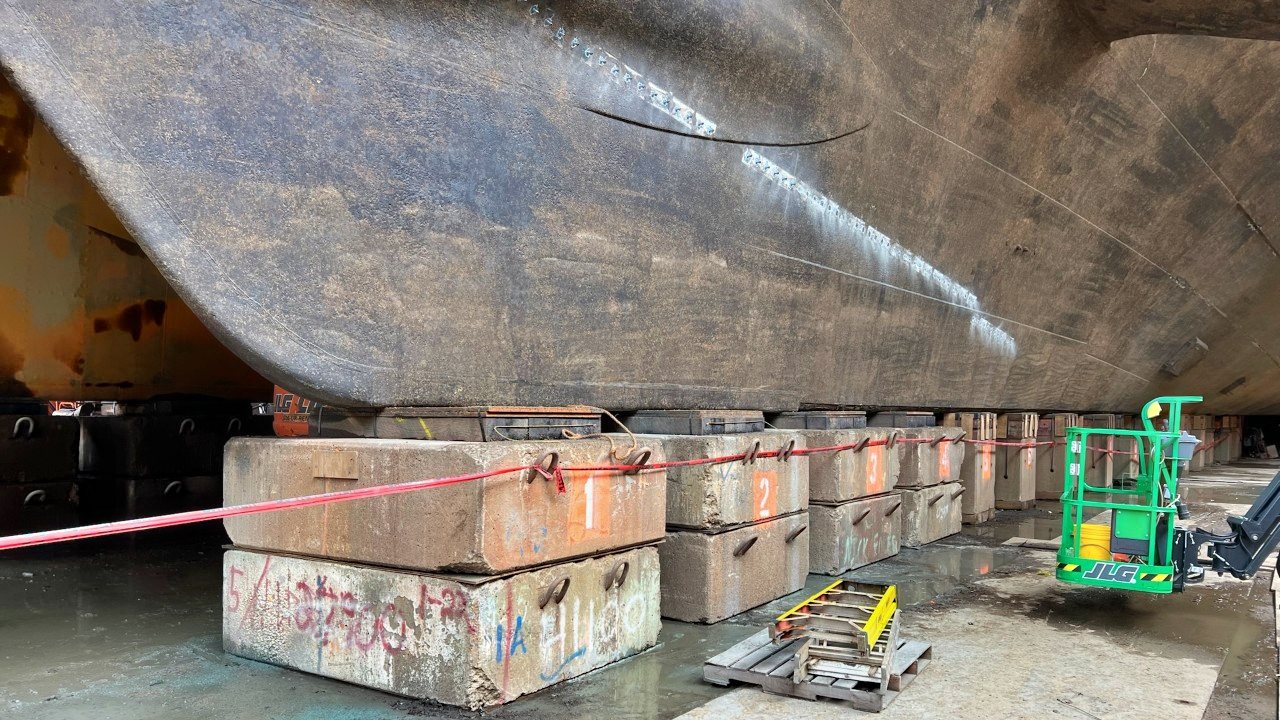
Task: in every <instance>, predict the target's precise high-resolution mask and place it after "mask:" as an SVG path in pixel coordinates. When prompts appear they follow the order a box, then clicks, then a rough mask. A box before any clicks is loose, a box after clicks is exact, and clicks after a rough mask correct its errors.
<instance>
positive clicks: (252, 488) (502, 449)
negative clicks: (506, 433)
mask: <svg viewBox="0 0 1280 720" xmlns="http://www.w3.org/2000/svg"><path fill="white" fill-rule="evenodd" d="M609 448H610V444H609V441H608V440H605V439H591V440H563V441H556V442H533V441H530V442H477V443H465V442H434V441H428V440H380V439H358V438H357V439H331V440H330V439H325V440H321V439H301V438H243V439H238V440H233V441H232V442H230V443H228V445H227V455H226V472H225V482H224V488H223V494H224V500H225V502H226V504H228V505H232V504H238V503H246V502H254V501H258V500H266V499H270V498H284V497H296V496H300V495H309V494H313V493H318V492H324V491H329V490H341V489H349V488H358V487H371V486H376V485H387V484H393V483H402V482H407V481H410V480H422V479H426V478H432V477H444V476H453V475H463V474H469V473H476V472H481V471H486V470H492V469H497V468H503V467H518V466H521V465H529V464H533V463H535V462H537V461H538V459H539V458H540V457H542V455H543V454H544V453H546V452H548V451H552V450H554V451H556V452H558V453H559V454H560V462H561V463H562V465H564V466H566V467H572V466H575V465H576V466H579V467H590V466H593V465H600V464H605V463H609V462H612V461H611V459H610V457H609ZM652 450H653V455H652V458H651V459H652V460H653V461H655V462H657V461H660V460H662V459H663V455H662V449H661V448H652ZM564 478H565V485H566V490H567V491H566V492H565V493H563V494H562V493H559V492H557V489H556V486H555V483H553V482H549V481H547V480H544V479H543V478H542V477H541V476H538V475H537V474H535V473H532V472H524V473H516V474H509V475H502V476H497V477H492V478H488V479H485V480H476V481H472V482H466V483H460V484H457V485H449V486H445V487H436V488H430V489H427V490H420V491H416V492H411V493H404V494H399V495H391V496H387V497H380V498H371V499H368V500H360V501H357V502H346V503H335V504H329V505H323V506H317V507H314V508H304V509H298V510H290V511H288V512H281V513H266V514H262V515H250V516H244V517H238V518H230V519H228V520H227V521H226V527H227V532H228V533H229V534H230V535H231V539H232V540H233V541H234V542H235V543H236V544H237V545H244V546H248V547H255V548H261V549H264V550H271V551H279V552H288V553H297V554H300V555H314V556H321V557H331V558H335V559H340V560H346V561H351V562H367V563H371V564H377V565H389V566H394V567H403V568H411V569H417V570H447V571H450V572H472V573H480V574H492V573H501V572H506V571H509V570H513V569H517V568H523V567H531V566H534V565H544V564H547V563H552V562H560V561H563V560H566V559H568V558H573V557H581V556H585V555H594V554H598V553H601V552H606V551H609V550H613V549H616V548H619V547H626V546H629V545H639V544H643V543H648V542H654V541H657V540H660V539H661V538H662V536H663V532H664V530H665V523H664V517H663V514H664V512H663V508H664V506H665V503H666V500H665V498H666V485H667V480H666V474H665V473H663V472H646V473H637V474H635V475H618V474H612V473H591V472H580V471H566V472H565V473H564Z"/></svg>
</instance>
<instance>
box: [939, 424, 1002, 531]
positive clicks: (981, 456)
mask: <svg viewBox="0 0 1280 720" xmlns="http://www.w3.org/2000/svg"><path fill="white" fill-rule="evenodd" d="M942 424H943V425H946V426H948V427H958V428H960V429H961V430H963V431H964V432H965V440H967V441H970V442H969V443H968V449H967V450H966V451H965V458H964V463H963V464H962V465H961V466H960V483H961V484H963V485H964V488H965V492H964V495H962V496H961V502H960V508H961V515H962V517H963V518H964V522H965V523H966V524H970V525H973V524H977V523H984V522H986V521H988V520H990V519H991V518H992V517H994V516H995V510H996V476H995V447H993V446H991V445H985V444H982V443H984V442H990V441H992V440H995V437H996V415H995V413H989V412H962V413H947V414H946V415H944V416H943V418H942Z"/></svg>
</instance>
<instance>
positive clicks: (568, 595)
mask: <svg viewBox="0 0 1280 720" xmlns="http://www.w3.org/2000/svg"><path fill="white" fill-rule="evenodd" d="M223 575H224V578H225V579H224V591H223V602H222V622H223V643H224V645H225V647H226V649H227V652H230V653H234V654H236V655H240V656H242V657H248V658H251V659H254V660H260V661H263V662H269V663H272V664H275V665H281V666H284V667H289V668H294V669H297V670H303V671H305V672H310V673H314V674H316V675H324V676H326V677H331V678H335V679H338V680H345V681H347V682H354V683H357V684H359V685H364V686H366V687H371V688H375V689H378V690H385V691H387V692H393V693H396V694H397V695H406V696H409V697H413V698H419V699H428V700H435V701H438V702H442V703H446V704H449V705H458V706H461V707H467V708H472V709H478V708H481V707H485V706H489V705H497V704H500V703H504V702H508V701H510V700H513V699H515V698H517V697H519V696H521V695H525V694H527V693H531V692H535V691H537V690H541V689H542V688H545V687H547V686H548V685H552V684H554V683H557V682H560V681H563V680H567V679H569V678H572V677H576V676H578V675H581V674H583V673H585V672H589V671H591V670H594V669H596V668H599V667H602V666H604V665H607V664H609V663H611V662H616V661H618V660H621V659H623V658H626V657H629V656H631V655H634V654H636V653H638V652H640V651H642V650H644V649H646V648H649V647H652V646H653V644H654V643H655V642H657V639H658V628H659V627H660V625H661V622H660V620H659V617H658V575H659V573H658V554H657V551H655V550H654V549H652V548H640V549H635V550H630V551H627V552H624V553H618V554H613V555H604V556H601V557H597V558H591V559H588V560H582V561H578V562H572V563H564V564H561V565H553V566H550V567H546V568H542V569H539V570H531V571H529V572H525V573H520V574H518V575H512V576H508V577H503V578H496V579H494V578H472V579H471V580H470V581H466V582H460V581H458V580H455V579H450V578H448V577H435V576H431V575H422V574H417V573H408V572H401V571H395V570H388V569H384V568H374V567H367V566H361V565H348V564H344V563H337V562H332V561H326V560H317V559H312V558H298V557H290V556H282V555H270V554H265V553H257V552H245V551H241V550H231V551H228V552H227V553H226V555H225V557H224V559H223ZM562 588H563V590H562Z"/></svg>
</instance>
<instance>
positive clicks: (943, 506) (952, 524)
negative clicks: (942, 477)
mask: <svg viewBox="0 0 1280 720" xmlns="http://www.w3.org/2000/svg"><path fill="white" fill-rule="evenodd" d="M963 492H964V487H963V486H961V485H960V484H959V483H947V484H945V485H932V486H930V487H926V488H920V489H918V490H906V489H904V490H902V545H903V546H904V547H920V546H921V545H927V544H929V543H931V542H933V541H935V540H941V539H942V538H944V537H947V536H948V535H955V534H956V533H958V532H960V525H961V513H960V498H961V497H962V496H961V493H963Z"/></svg>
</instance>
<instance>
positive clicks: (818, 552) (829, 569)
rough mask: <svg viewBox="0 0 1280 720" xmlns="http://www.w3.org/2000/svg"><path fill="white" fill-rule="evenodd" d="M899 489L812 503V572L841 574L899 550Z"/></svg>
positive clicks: (810, 555) (810, 515) (900, 498)
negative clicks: (837, 501) (836, 501)
mask: <svg viewBox="0 0 1280 720" xmlns="http://www.w3.org/2000/svg"><path fill="white" fill-rule="evenodd" d="M902 506H903V500H902V497H901V494H900V493H896V492H891V493H888V494H885V495H878V496H876V497H867V498H862V499H860V500H854V501H852V502H847V503H842V504H840V505H810V506H809V523H810V526H809V572H811V573H819V574H823V575H839V574H841V573H844V572H848V571H849V570H853V569H855V568H860V567H862V566H864V565H870V564H871V563H873V562H879V561H880V560H883V559H885V558H888V557H893V556H894V555H897V554H898V550H899V549H900V548H901V541H902V516H903V512H902Z"/></svg>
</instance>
